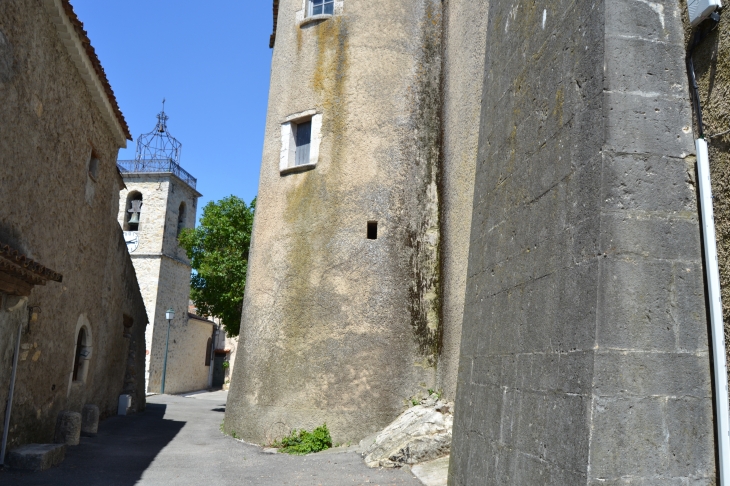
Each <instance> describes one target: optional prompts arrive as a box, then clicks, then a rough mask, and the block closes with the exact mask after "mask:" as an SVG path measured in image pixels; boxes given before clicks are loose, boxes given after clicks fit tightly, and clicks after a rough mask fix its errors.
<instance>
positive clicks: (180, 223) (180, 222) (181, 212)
mask: <svg viewBox="0 0 730 486" xmlns="http://www.w3.org/2000/svg"><path fill="white" fill-rule="evenodd" d="M183 228H185V203H184V202H181V203H180V207H179V208H178V210H177V235H178V236H180V232H181V231H182V230H183Z"/></svg>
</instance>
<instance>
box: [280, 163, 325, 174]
mask: <svg viewBox="0 0 730 486" xmlns="http://www.w3.org/2000/svg"><path fill="white" fill-rule="evenodd" d="M315 167H317V164H302V165H294V166H292V167H287V168H286V169H281V170H280V171H279V174H280V175H287V174H296V173H297V172H306V171H308V170H312V169H314V168H315Z"/></svg>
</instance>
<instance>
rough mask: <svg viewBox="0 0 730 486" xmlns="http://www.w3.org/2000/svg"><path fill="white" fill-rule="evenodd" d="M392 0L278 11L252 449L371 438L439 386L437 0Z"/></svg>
mask: <svg viewBox="0 0 730 486" xmlns="http://www.w3.org/2000/svg"><path fill="white" fill-rule="evenodd" d="M396 3H397V4H398V6H397V8H393V9H391V8H390V7H388V14H387V15H383V12H382V9H380V8H373V7H372V6H371V5H370V4H369V2H348V1H341V0H334V1H333V0H325V1H309V0H307V1H302V0H280V1H279V2H278V4H277V5H278V19H277V20H278V27H277V32H276V38H275V39H273V38H272V41H273V40H275V41H276V46H275V48H274V51H273V65H272V72H273V73H275V75H274V76H272V79H271V89H270V98H269V99H270V101H269V110H268V119H267V125H266V135H265V145H264V154H263V161H262V167H261V177H260V185H259V194H258V203H257V210H256V220H255V226H254V235H255V236H254V241H253V244H252V247H251V248H252V249H251V255H250V260H249V265H250V266H249V273H248V279H247V284H246V296H245V298H244V305H243V320H242V323H243V325H242V327H241V336H242V338H241V341H240V343H241V346H242V348H241V349H242V352H241V353H240V354H239V356H238V359H237V366H236V370H235V372H234V374H233V378H232V382H231V389H230V394H229V397H228V405H227V410H226V421H225V427H226V430H227V431H235V432H236V433H237V434H238V435H241V436H242V437H244V438H246V439H248V440H252V441H259V442H264V441H267V440H270V439H272V438H274V437H276V436H277V435H279V434H280V433H281V432H288V430H287V429H289V428H293V427H296V428H301V427H306V428H309V429H311V428H313V427H316V426H319V425H321V424H322V423H325V422H326V423H327V425H328V427H329V428H330V430H331V432H332V436H333V439H334V440H336V441H346V440H354V439H360V438H362V437H364V436H366V435H368V434H371V433H373V432H375V431H377V430H379V429H380V428H382V427H383V426H385V425H387V424H388V423H389V422H390V421H391V420H392V419H393V418H395V417H396V416H397V415H398V413H400V412H401V411H402V410H403V409H404V408H405V407H406V406H407V405H408V404H409V403H410V401H409V399H410V398H411V397H413V396H414V395H416V394H419V393H422V392H423V391H425V390H426V389H427V388H430V387H435V383H436V373H437V370H436V364H437V363H436V361H437V354H438V346H439V339H440V328H439V309H438V306H437V304H436V302H437V296H438V280H439V277H438V247H439V230H438V229H439V218H438V205H439V200H438V194H437V182H438V159H439V139H440V124H439V109H440V104H439V97H440V90H439V87H440V84H439V80H440V78H439V75H440V66H441V2H440V1H435V0H399V1H398V2H396ZM275 4H276V2H275ZM375 64H377V66H378V68H377V72H376V71H374V70H373V65H375Z"/></svg>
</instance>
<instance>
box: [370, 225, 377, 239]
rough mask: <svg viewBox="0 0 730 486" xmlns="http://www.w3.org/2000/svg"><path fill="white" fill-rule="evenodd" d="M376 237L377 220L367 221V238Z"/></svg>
mask: <svg viewBox="0 0 730 486" xmlns="http://www.w3.org/2000/svg"><path fill="white" fill-rule="evenodd" d="M377 239H378V222H377V221H368V240H377Z"/></svg>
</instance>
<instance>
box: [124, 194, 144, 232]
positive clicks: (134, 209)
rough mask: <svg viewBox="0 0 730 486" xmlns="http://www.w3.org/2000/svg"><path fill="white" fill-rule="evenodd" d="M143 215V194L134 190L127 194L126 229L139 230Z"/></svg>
mask: <svg viewBox="0 0 730 486" xmlns="http://www.w3.org/2000/svg"><path fill="white" fill-rule="evenodd" d="M141 216H142V194H140V193H139V192H137V191H132V192H130V193H129V194H128V195H127V204H126V209H125V210H124V226H123V227H122V229H123V230H124V231H139V220H140V217H141Z"/></svg>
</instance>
